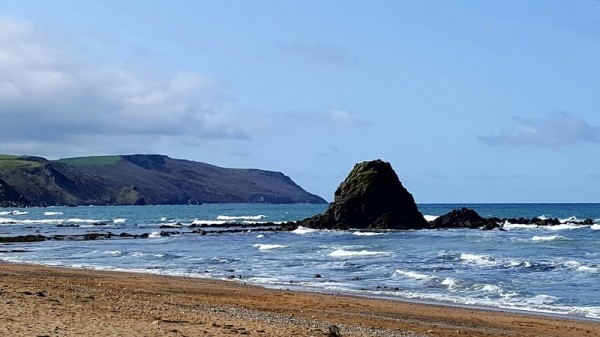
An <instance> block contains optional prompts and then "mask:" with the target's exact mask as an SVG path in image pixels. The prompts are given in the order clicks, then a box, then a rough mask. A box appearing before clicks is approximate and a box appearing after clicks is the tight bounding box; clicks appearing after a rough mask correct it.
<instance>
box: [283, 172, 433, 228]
mask: <svg viewBox="0 0 600 337" xmlns="http://www.w3.org/2000/svg"><path fill="white" fill-rule="evenodd" d="M295 225H296V226H304V227H309V228H316V229H348V228H357V229H423V228H428V227H429V224H428V223H427V221H426V220H425V218H424V217H423V215H422V214H421V213H420V212H419V209H418V208H417V205H416V204H415V200H414V199H413V196H412V195H411V194H410V193H409V192H408V191H407V190H406V188H404V186H402V183H401V182H400V180H399V179H398V176H397V175H396V172H394V170H393V169H392V166H391V165H390V164H389V163H387V162H384V161H382V160H374V161H365V162H362V163H358V164H356V165H355V166H354V169H352V171H351V172H350V174H349V175H348V177H347V178H346V179H345V180H344V181H343V182H342V183H341V184H340V186H339V187H338V188H337V190H336V191H335V197H334V200H333V202H332V203H331V204H330V205H329V208H328V209H327V211H325V213H323V214H318V215H316V216H314V217H311V218H308V219H304V220H302V221H299V222H297V223H296V224H295Z"/></svg>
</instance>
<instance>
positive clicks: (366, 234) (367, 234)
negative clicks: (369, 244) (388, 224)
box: [352, 231, 384, 236]
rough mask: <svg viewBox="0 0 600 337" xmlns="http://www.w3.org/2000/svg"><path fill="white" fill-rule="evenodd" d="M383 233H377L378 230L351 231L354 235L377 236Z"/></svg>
mask: <svg viewBox="0 0 600 337" xmlns="http://www.w3.org/2000/svg"><path fill="white" fill-rule="evenodd" d="M383 234H384V233H379V232H360V231H357V232H353V233H352V235H356V236H377V235H383Z"/></svg>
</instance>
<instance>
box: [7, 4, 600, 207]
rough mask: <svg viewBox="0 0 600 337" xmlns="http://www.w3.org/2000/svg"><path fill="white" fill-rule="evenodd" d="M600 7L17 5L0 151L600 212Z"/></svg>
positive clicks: (424, 197)
mask: <svg viewBox="0 0 600 337" xmlns="http://www.w3.org/2000/svg"><path fill="white" fill-rule="evenodd" d="M599 64H600V1H597V0H556V1H547V0H529V1H522V0H503V1H480V0H471V1H469V0H463V1H453V0H448V1H430V0H422V1H402V0H391V1H380V0H374V1H353V0H344V1H342V0H340V1H335V0H330V1H311V0H306V1H292V0H281V1H272V0H269V1H267V0H265V1H259V0H248V1H242V0H237V1H231V0H221V1H183V0H172V1H154V0H128V1H118V0H101V1H100V0H78V1H71V0H53V1H39V0H38V1H35V0H0V153H11V154H28V155H38V156H43V157H46V158H49V159H57V158H66V157H75V156H91V155H108V154H133V153H160V154H165V155H168V156H170V157H173V158H180V159H189V160H195V161H202V162H208V163H211V164H214V165H218V166H223V167H235V168H260V169H268V170H274V171H281V172H284V173H285V174H287V175H288V176H290V177H291V178H292V179H293V180H294V181H295V182H296V183H298V184H299V185H300V186H302V187H303V188H305V189H306V190H308V191H310V192H312V193H315V194H318V195H320V196H322V197H324V198H325V199H327V200H332V199H333V194H334V191H335V189H336V188H337V186H338V185H339V183H340V182H341V181H342V180H343V179H344V178H345V177H346V175H347V174H348V172H349V171H350V170H351V169H352V167H353V165H354V164H355V163H357V162H361V161H365V160H373V159H383V160H385V161H388V162H390V163H391V164H392V166H393V167H394V169H395V170H396V173H397V174H398V176H399V178H400V180H401V181H402V183H403V185H404V186H405V187H406V188H407V189H408V190H409V191H410V192H411V193H412V194H413V196H414V198H415V200H416V201H417V202H419V203H438V202H440V203H441V202H454V203H469V202H482V203H483V202H600V193H599V191H600V188H598V187H599V186H600V170H599V166H600V156H599V154H600V110H599V109H600V94H599V92H600V65H599Z"/></svg>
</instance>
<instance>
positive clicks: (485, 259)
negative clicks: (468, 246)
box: [460, 253, 496, 265]
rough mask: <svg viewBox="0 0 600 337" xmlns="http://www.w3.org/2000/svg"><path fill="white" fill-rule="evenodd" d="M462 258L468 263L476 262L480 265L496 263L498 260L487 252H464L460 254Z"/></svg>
mask: <svg viewBox="0 0 600 337" xmlns="http://www.w3.org/2000/svg"><path fill="white" fill-rule="evenodd" d="M460 259H461V260H463V261H465V262H467V263H474V264H478V265H494V264H496V262H495V261H494V258H492V257H491V256H489V255H485V254H470V253H462V254H460Z"/></svg>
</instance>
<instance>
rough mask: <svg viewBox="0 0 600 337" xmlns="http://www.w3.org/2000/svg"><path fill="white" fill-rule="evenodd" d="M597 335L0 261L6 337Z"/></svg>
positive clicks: (515, 317)
mask: <svg viewBox="0 0 600 337" xmlns="http://www.w3.org/2000/svg"><path fill="white" fill-rule="evenodd" d="M332 326H336V327H338V328H339V335H340V336H557V337H566V336H590V337H591V336H600V322H598V321H587V320H577V319H569V318H562V317H548V316H541V315H534V314H520V313H513V312H503V311H497V310H480V309H471V308H459V307H451V306H443V305H431V304H421V303H412V302H403V301H391V300H383V299H371V298H362V297H355V296H344V295H335V294H317V293H307V292H298V291H289V290H272V289H265V288H261V287H257V286H251V285H245V284H243V283H241V282H225V281H215V280H207V279H196V278H186V277H171V276H156V275H147V274H134V273H120V272H106V271H94V270H83V269H68V268H54V267H41V266H32V265H18V264H7V263H0V336H232V335H242V336H243V335H246V336H277V337H279V336H335V333H334V331H330V328H331V329H334V328H332Z"/></svg>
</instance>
